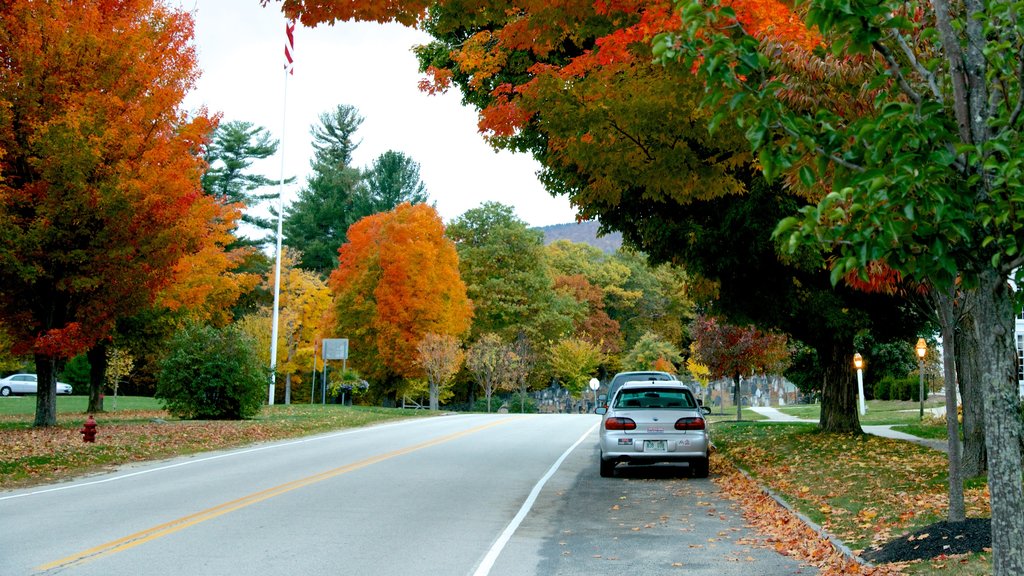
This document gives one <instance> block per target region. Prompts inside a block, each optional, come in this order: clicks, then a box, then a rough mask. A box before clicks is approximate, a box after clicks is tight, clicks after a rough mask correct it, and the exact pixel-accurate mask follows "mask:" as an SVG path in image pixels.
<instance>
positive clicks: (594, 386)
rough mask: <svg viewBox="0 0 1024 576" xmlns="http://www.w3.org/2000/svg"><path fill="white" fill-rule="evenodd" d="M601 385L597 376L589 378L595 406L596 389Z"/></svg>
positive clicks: (595, 405)
mask: <svg viewBox="0 0 1024 576" xmlns="http://www.w3.org/2000/svg"><path fill="white" fill-rule="evenodd" d="M600 387H601V381H600V380H598V379H597V378H591V379H590V389H591V390H593V392H594V407H595V408H596V407H597V389H598V388H600Z"/></svg>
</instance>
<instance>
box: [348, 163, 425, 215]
mask: <svg viewBox="0 0 1024 576" xmlns="http://www.w3.org/2000/svg"><path fill="white" fill-rule="evenodd" d="M426 201H427V192H426V187H425V186H424V184H423V182H422V181H421V180H420V165H419V164H418V163H416V162H415V161H413V159H412V158H409V157H408V156H406V155H405V154H403V153H401V152H396V151H394V150H388V151H387V152H385V153H383V154H381V155H380V156H378V157H377V159H376V160H374V161H373V165H372V166H370V168H368V169H367V170H366V171H365V173H364V174H363V185H362V186H360V188H359V190H358V191H357V192H356V195H355V196H354V198H353V211H354V212H355V213H354V215H353V219H354V220H359V219H360V218H363V217H365V216H369V215H371V214H376V213H378V212H388V211H390V210H394V209H395V207H396V206H398V205H399V204H402V203H403V202H408V203H410V204H422V203H424V202H426Z"/></svg>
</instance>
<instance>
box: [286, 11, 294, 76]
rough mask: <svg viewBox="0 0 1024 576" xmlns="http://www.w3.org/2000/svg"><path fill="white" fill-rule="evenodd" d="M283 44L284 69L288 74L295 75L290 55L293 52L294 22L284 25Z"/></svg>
mask: <svg viewBox="0 0 1024 576" xmlns="http://www.w3.org/2000/svg"><path fill="white" fill-rule="evenodd" d="M284 32H285V36H286V38H285V42H284V69H285V70H286V71H287V72H288V73H289V74H295V69H294V68H293V66H292V62H293V60H292V54H293V53H294V52H295V20H289V21H288V22H286V23H285V25H284Z"/></svg>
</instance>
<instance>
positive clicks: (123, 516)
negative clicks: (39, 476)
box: [0, 415, 814, 576]
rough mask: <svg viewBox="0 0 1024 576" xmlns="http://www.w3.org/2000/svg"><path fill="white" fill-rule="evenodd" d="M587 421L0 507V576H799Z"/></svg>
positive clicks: (433, 435) (347, 441)
mask: <svg viewBox="0 0 1024 576" xmlns="http://www.w3.org/2000/svg"><path fill="white" fill-rule="evenodd" d="M598 422H599V420H598V419H597V417H595V416H593V415H550V416H532V417H531V416H509V415H503V416H501V415H463V416H445V417H438V418H430V419H418V420H413V421H408V422H402V423H397V424H389V425H382V426H376V427H371V428H366V429H361V430H356V431H348V432H342V433H335V434H325V435H321V436H316V437H311V438H308V439H302V440H299V441H290V442H279V443H273V444H263V445H259V446H255V447H252V448H250V449H244V450H234V451H225V452H216V453H210V454H206V455H202V456H196V457H191V458H181V459H176V460H171V461H167V462H160V463H152V464H146V465H141V466H135V467H130V468H126V469H123V470H121V471H118V472H117V473H113V474H105V475H99V476H94V477H89V478H85V479H81V480H79V481H75V482H70V483H65V484H58V485H54V486H49V487H41V488H36V489H32V490H21V491H9V492H0V535H2V537H0V574H3V575H4V576H16V575H21V574H26V575H27V574H71V575H101V574H102V575H122V574H123V575H149V574H161V575H162V574H187V575H189V576H204V575H211V576H214V575H217V576H220V575H231V574H253V575H255V574H259V575H260V576H263V575H274V574H288V575H293V574H302V575H304V576H305V575H311V576H316V575H320V574H323V575H326V574H332V575H334V574H356V575H363V574H370V575H373V574H381V575H388V576H391V575H403V574H409V575H420V574H430V575H462V574H466V575H474V576H486V575H495V576H522V575H532V574H543V575H552V574H558V575H577V574H580V575H582V574H609V573H619V572H630V573H638V574H645V575H658V574H679V573H681V570H685V571H686V573H687V574H698V575H700V574H707V575H711V574H720V575H731V574H736V575H739V574H780V575H786V574H812V573H814V570H812V569H810V568H806V567H801V566H800V565H799V564H798V563H797V562H795V561H793V560H791V559H789V558H785V557H782V556H780V555H778V554H776V553H774V552H773V551H770V550H767V549H765V548H758V547H756V546H754V545H753V543H754V541H755V540H756V539H757V536H756V534H752V533H751V532H750V531H749V529H748V528H746V527H745V525H744V522H743V520H742V518H741V517H740V515H739V511H738V510H736V509H735V508H734V506H733V505H732V504H731V503H730V502H728V501H724V500H722V499H721V498H720V497H719V496H718V491H717V489H716V487H715V485H714V484H713V483H712V482H711V481H710V480H707V479H692V478H688V477H686V475H685V474H683V475H681V474H680V472H684V471H685V470H684V469H681V468H678V467H635V468H628V469H625V470H622V471H621V472H619V473H618V476H617V477H616V478H600V477H599V475H598V470H597V449H596V432H595V430H596V425H597V424H598Z"/></svg>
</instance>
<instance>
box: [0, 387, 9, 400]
mask: <svg viewBox="0 0 1024 576" xmlns="http://www.w3.org/2000/svg"><path fill="white" fill-rule="evenodd" d="M10 395H11V389H10V388H8V387H7V386H4V387H3V388H0V396H3V397H5V398H6V397H7V396H10Z"/></svg>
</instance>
